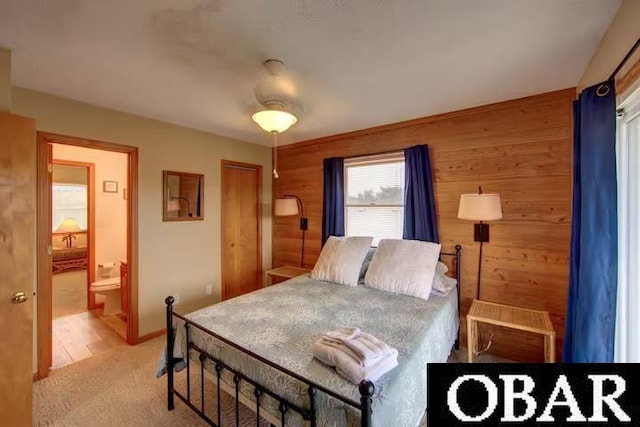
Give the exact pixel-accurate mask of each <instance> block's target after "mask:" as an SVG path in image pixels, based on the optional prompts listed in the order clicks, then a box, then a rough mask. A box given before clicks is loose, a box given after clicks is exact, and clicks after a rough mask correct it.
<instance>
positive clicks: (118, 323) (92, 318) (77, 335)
mask: <svg viewBox="0 0 640 427" xmlns="http://www.w3.org/2000/svg"><path fill="white" fill-rule="evenodd" d="M125 327H126V325H125V323H124V321H123V320H121V319H120V318H118V317H117V316H108V317H102V316H101V313H100V310H94V311H92V312H87V311H85V312H82V313H78V314H74V315H71V316H66V317H59V318H56V319H54V320H53V366H52V367H51V368H52V369H55V368H59V367H61V366H65V365H69V364H71V363H75V362H78V361H80V360H83V359H87V358H89V357H92V356H94V355H96V354H98V353H101V352H103V351H105V350H108V349H111V348H114V347H117V346H122V345H126V344H125V341H124V339H123V337H122V336H121V334H122V333H123V332H124V330H125ZM119 332H120V334H119Z"/></svg>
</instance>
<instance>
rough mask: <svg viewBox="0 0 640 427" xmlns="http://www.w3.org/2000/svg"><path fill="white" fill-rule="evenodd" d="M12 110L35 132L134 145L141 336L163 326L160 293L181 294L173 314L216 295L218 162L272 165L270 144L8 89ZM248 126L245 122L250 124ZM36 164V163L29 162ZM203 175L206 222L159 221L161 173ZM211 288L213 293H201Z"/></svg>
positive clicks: (267, 217)
mask: <svg viewBox="0 0 640 427" xmlns="http://www.w3.org/2000/svg"><path fill="white" fill-rule="evenodd" d="M12 95H13V108H12V112H13V113H14V114H18V115H22V116H26V117H33V118H35V119H36V125H37V128H38V130H41V131H48V132H55V133H59V134H64V135H72V136H78V137H85V138H91V139H97V140H103V141H109V142H115V143H120V144H127V145H132V146H137V147H139V157H140V160H139V225H140V229H139V258H140V266H139V313H140V334H141V335H144V334H148V333H150V332H153V331H156V330H159V329H161V328H162V327H163V325H164V301H163V300H164V298H165V297H166V296H167V295H171V294H176V293H179V294H180V298H181V301H182V304H181V305H179V306H178V307H177V310H178V311H185V310H190V309H194V308H198V307H202V306H205V305H208V304H211V303H213V302H215V301H217V300H219V299H220V159H229V160H236V161H242V162H247V163H255V164H261V165H263V167H264V171H265V172H266V171H269V170H270V169H271V166H270V165H271V152H270V149H269V148H268V147H263V146H259V145H256V144H250V143H246V142H242V141H238V140H234V139H231V138H225V137H221V136H217V135H213V134H210V133H206V132H200V131H196V130H192V129H187V128H183V127H179V126H174V125H171V124H168V123H164V122H160V121H156V120H150V119H145V118H142V117H138V116H134V115H130V114H125V113H121V112H117V111H113V110H108V109H104V108H98V107H94V106H91V105H88V104H83V103H80V102H75V101H71V100H68V99H63V98H59V97H56V96H51V95H46V94H43V93H38V92H33V91H30V90H26V89H22V88H16V87H14V88H13V91H12ZM250 125H251V123H250V122H249V121H247V126H250ZM34 166H35V165H34ZM163 170H174V171H184V172H194V173H203V174H204V175H205V189H204V191H205V197H204V203H205V219H204V221H191V222H163V221H162V210H161V207H162V171H163ZM262 190H263V202H264V203H265V206H263V223H262V225H263V267H264V268H268V267H269V266H270V263H271V206H270V203H271V179H270V176H269V175H268V173H265V176H264V179H263V189H262ZM207 285H212V286H213V289H214V294H213V295H212V296H206V295H205V287H206V286H207Z"/></svg>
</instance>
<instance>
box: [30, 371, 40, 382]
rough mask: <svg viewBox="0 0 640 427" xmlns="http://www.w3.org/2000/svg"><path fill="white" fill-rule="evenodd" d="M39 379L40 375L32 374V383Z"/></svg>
mask: <svg viewBox="0 0 640 427" xmlns="http://www.w3.org/2000/svg"><path fill="white" fill-rule="evenodd" d="M39 379H40V374H38V373H37V372H34V373H33V381H32V382H34V383H35V382H36V381H38V380H39Z"/></svg>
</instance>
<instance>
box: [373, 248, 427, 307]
mask: <svg viewBox="0 0 640 427" xmlns="http://www.w3.org/2000/svg"><path fill="white" fill-rule="evenodd" d="M439 256H440V245H439V244H437V243H431V242H422V241H419V240H395V239H383V240H381V241H380V243H379V244H378V249H377V250H376V253H375V255H374V256H373V260H371V265H370V266H369V269H368V270H367V274H366V276H365V278H364V284H365V286H369V287H371V288H376V289H380V290H382V291H387V292H391V293H394V294H404V295H410V296H413V297H417V298H421V299H424V300H426V299H429V295H430V294H431V288H432V286H433V277H434V274H435V271H436V263H437V262H438V257H439Z"/></svg>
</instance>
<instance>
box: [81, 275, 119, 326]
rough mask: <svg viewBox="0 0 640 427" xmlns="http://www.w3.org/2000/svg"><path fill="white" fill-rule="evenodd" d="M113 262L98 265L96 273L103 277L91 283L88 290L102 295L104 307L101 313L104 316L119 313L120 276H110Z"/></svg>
mask: <svg viewBox="0 0 640 427" xmlns="http://www.w3.org/2000/svg"><path fill="white" fill-rule="evenodd" d="M114 264H115V263H105V264H99V265H98V274H99V275H100V277H104V278H103V279H101V280H97V281H95V282H93V283H92V284H91V286H90V287H89V290H90V291H91V292H94V293H95V294H96V295H102V296H103V297H104V307H103V309H102V314H103V315H104V316H113V315H115V314H118V313H121V309H120V277H119V276H117V277H111V271H112V270H113V268H114Z"/></svg>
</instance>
